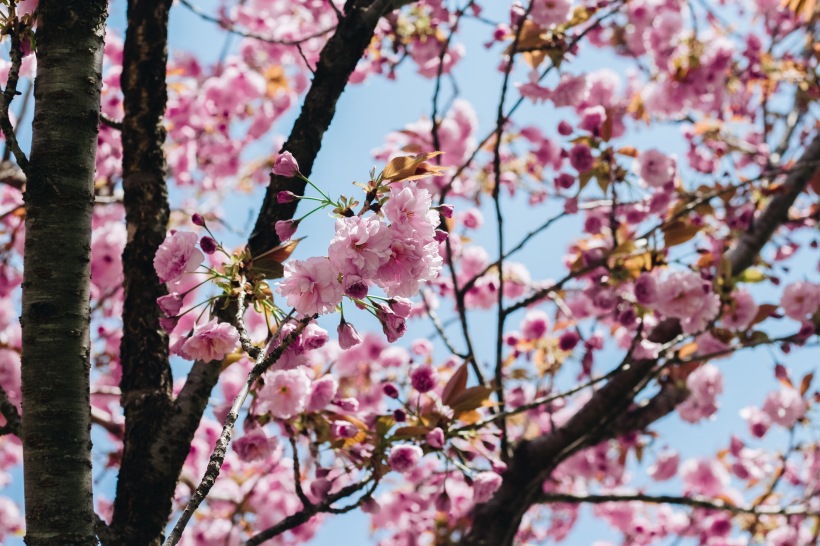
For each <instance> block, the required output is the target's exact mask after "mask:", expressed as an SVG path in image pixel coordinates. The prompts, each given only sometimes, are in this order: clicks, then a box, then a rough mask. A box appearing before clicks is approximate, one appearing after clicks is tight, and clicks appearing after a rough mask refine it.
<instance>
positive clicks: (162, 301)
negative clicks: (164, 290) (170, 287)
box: [157, 292, 182, 317]
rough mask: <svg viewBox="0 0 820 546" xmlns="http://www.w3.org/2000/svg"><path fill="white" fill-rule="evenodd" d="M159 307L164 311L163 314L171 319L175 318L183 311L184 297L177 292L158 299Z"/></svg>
mask: <svg viewBox="0 0 820 546" xmlns="http://www.w3.org/2000/svg"><path fill="white" fill-rule="evenodd" d="M157 305H159V308H160V309H162V312H163V313H165V314H166V315H168V316H169V317H175V316H177V315H178V314H179V310H180V309H182V296H180V295H179V294H177V293H176V292H174V293H172V294H168V295H167V296H162V297H160V298H157Z"/></svg>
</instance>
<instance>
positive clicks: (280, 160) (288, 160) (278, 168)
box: [273, 152, 299, 177]
mask: <svg viewBox="0 0 820 546" xmlns="http://www.w3.org/2000/svg"><path fill="white" fill-rule="evenodd" d="M298 173H299V164H298V163H297V162H296V159H295V158H294V157H293V155H292V154H291V153H290V152H282V153H281V154H279V157H277V158H276V161H275V162H274V163H273V174H276V175H279V176H286V177H292V176H294V175H296V174H298Z"/></svg>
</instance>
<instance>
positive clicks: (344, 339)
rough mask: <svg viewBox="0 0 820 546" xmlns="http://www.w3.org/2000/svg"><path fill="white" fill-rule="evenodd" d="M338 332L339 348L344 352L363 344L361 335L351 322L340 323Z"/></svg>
mask: <svg viewBox="0 0 820 546" xmlns="http://www.w3.org/2000/svg"><path fill="white" fill-rule="evenodd" d="M336 331H337V333H338V334H339V347H341V348H342V349H344V350H347V349H352V348H353V347H355V346H356V345H358V344H360V343H361V342H362V336H360V335H359V332H357V331H356V328H354V327H353V325H352V324H350V323H349V322H345V321H344V320H343V321H342V322H341V323H339V327H338V328H337V329H336Z"/></svg>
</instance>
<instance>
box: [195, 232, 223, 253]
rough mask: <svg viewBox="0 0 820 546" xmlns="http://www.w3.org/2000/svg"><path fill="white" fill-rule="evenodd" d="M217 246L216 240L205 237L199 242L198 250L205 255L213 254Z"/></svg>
mask: <svg viewBox="0 0 820 546" xmlns="http://www.w3.org/2000/svg"><path fill="white" fill-rule="evenodd" d="M217 246H219V245H218V244H217V242H216V239H214V238H213V237H209V236H207V235H205V236H204V237H203V238H202V239H200V240H199V248H201V249H202V252H204V253H205V254H213V253H214V252H216V247H217Z"/></svg>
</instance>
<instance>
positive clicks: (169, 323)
mask: <svg viewBox="0 0 820 546" xmlns="http://www.w3.org/2000/svg"><path fill="white" fill-rule="evenodd" d="M177 322H179V317H168V318H161V319H159V325H160V326H162V329H163V330H165V331H166V332H168V333H169V334H170V333H171V332H173V331H174V328H176V327H177Z"/></svg>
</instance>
